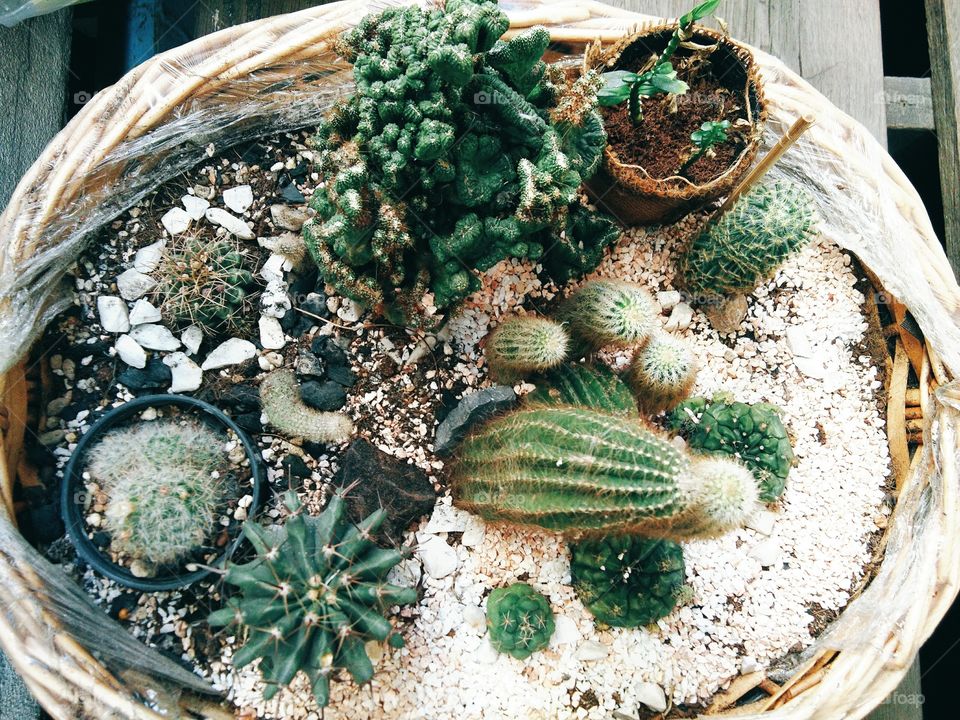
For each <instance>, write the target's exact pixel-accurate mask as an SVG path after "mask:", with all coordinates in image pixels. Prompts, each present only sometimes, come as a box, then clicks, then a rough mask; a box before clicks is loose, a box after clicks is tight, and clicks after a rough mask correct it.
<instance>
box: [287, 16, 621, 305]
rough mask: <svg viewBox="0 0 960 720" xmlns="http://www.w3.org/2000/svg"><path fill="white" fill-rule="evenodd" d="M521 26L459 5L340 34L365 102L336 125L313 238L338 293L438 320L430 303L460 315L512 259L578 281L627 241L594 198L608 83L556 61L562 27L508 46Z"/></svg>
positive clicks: (347, 104) (345, 111)
mask: <svg viewBox="0 0 960 720" xmlns="http://www.w3.org/2000/svg"><path fill="white" fill-rule="evenodd" d="M509 24H510V23H509V21H508V19H507V16H506V15H505V14H504V13H503V12H502V11H501V10H500V9H499V8H498V7H497V3H496V2H493V0H448V2H446V4H445V6H444V5H430V6H428V7H420V6H405V7H392V8H388V9H386V10H384V11H383V12H381V13H378V14H375V15H369V16H367V17H365V18H364V19H363V20H362V21H361V22H360V23H359V25H358V26H357V27H356V28H354V29H353V30H350V31H348V32H347V33H346V34H344V35H343V36H342V37H341V38H340V41H339V45H338V49H339V50H340V52H341V53H342V54H343V56H344V57H345V58H346V59H347V60H348V61H350V62H352V63H353V68H354V79H355V81H356V93H355V94H354V95H353V96H352V97H351V98H350V99H349V100H346V101H344V102H342V103H341V104H339V105H338V106H337V107H336V108H335V109H334V111H333V113H332V114H331V116H330V117H329V118H328V119H327V121H326V122H324V123H323V124H322V125H321V126H320V129H319V132H318V135H317V138H316V145H317V148H318V150H319V154H318V170H319V172H320V174H321V175H322V176H323V177H324V178H325V180H326V182H325V184H324V185H323V186H322V187H321V188H319V189H318V191H317V192H316V193H315V194H314V196H313V199H312V201H311V205H312V207H313V208H314V209H315V210H316V211H317V216H316V218H315V219H313V220H311V221H310V222H308V223H307V224H306V225H305V226H304V238H305V241H306V244H307V247H308V249H309V250H310V253H311V254H312V255H313V257H314V259H315V260H316V261H317V263H318V265H319V267H320V271H321V272H322V273H323V275H324V277H325V279H326V280H327V281H328V282H329V283H331V284H332V285H334V286H335V287H336V288H337V289H338V290H339V291H340V292H342V293H344V294H346V295H348V296H350V297H352V298H354V299H356V300H359V301H362V302H364V303H366V304H368V305H370V306H374V307H376V308H378V309H379V310H381V311H383V312H385V313H386V314H387V315H388V317H390V318H391V319H393V320H395V321H397V322H406V323H414V324H416V323H427V322H429V321H430V318H429V317H428V316H425V315H424V310H425V306H424V302H425V298H424V296H425V294H426V293H432V294H433V302H434V305H435V306H436V307H437V308H439V309H441V310H443V309H445V308H449V307H451V306H454V305H455V304H456V303H457V302H459V301H460V300H462V299H463V298H464V297H466V296H467V295H468V294H469V293H471V292H473V291H474V290H476V289H477V288H478V287H479V278H478V275H479V272H482V271H484V270H487V269H488V268H490V267H492V266H493V265H495V264H496V263H497V262H499V261H500V260H502V259H504V258H506V257H528V258H532V259H537V258H541V256H543V257H542V258H541V260H542V262H543V263H544V266H545V267H546V268H547V269H548V271H550V272H552V273H554V274H555V275H556V276H557V277H558V278H559V279H560V280H565V279H566V278H567V277H568V276H569V275H571V274H580V273H582V272H585V271H587V270H590V269H592V268H593V267H595V266H596V264H597V263H598V262H599V260H600V256H601V254H602V252H603V249H604V248H605V247H606V246H607V245H609V244H610V243H611V242H613V241H614V240H615V239H616V237H617V236H618V234H619V231H618V230H617V228H616V226H615V225H614V223H613V222H612V221H611V220H610V219H608V218H606V217H602V216H600V215H598V214H596V213H595V212H593V211H591V210H588V209H587V208H586V207H585V206H583V205H582V204H581V203H580V202H579V199H578V193H579V188H580V185H581V182H582V180H583V179H584V178H586V177H588V176H589V175H591V174H592V173H593V172H594V170H595V169H596V167H597V164H598V162H599V159H600V155H601V152H602V149H603V145H604V143H605V140H606V136H605V133H604V130H603V122H602V120H601V119H600V116H599V115H598V113H597V110H596V93H597V90H598V88H599V85H600V81H599V78H598V76H597V75H595V74H592V73H588V74H586V75H584V76H583V77H581V78H579V79H570V80H568V79H567V78H566V76H565V74H564V73H563V72H562V71H561V70H560V69H559V68H554V67H551V66H548V65H546V64H545V63H544V62H543V60H542V59H541V58H542V56H543V53H544V51H545V50H546V49H547V46H548V45H549V43H550V33H549V32H548V31H547V30H545V29H544V28H542V27H535V28H530V29H528V30H525V31H523V32H521V33H519V34H517V35H516V36H515V37H513V38H511V39H510V40H501V39H500V37H501V35H503V33H504V32H505V31H506V30H507V28H508V27H509ZM558 240H559V241H558ZM554 246H556V250H554V249H552V248H553V247H554Z"/></svg>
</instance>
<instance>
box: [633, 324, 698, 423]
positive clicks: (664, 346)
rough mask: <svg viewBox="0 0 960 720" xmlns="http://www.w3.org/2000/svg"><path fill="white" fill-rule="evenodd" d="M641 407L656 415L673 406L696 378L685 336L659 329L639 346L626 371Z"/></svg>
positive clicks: (686, 393) (684, 395)
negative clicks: (644, 343) (662, 331)
mask: <svg viewBox="0 0 960 720" xmlns="http://www.w3.org/2000/svg"><path fill="white" fill-rule="evenodd" d="M624 379H625V380H626V383H627V385H629V386H630V389H631V390H633V393H634V395H636V398H637V404H638V405H639V406H640V410H641V411H642V412H645V413H647V414H649V415H655V414H657V413H659V412H662V411H663V410H670V409H672V408H674V407H675V406H676V405H677V403H678V402H680V401H681V400H683V399H684V398H685V397H686V396H687V395H689V394H690V390H691V389H692V388H693V383H694V382H695V381H696V379H697V358H696V355H695V353H694V349H693V346H692V345H690V343H689V342H687V341H686V340H683V339H682V338H677V337H674V336H672V335H667V334H666V333H657V334H655V335H654V336H653V337H651V338H650V340H649V341H648V342H647V344H646V345H645V346H643V347H642V348H640V349H639V350H637V351H636V352H635V353H634V355H633V359H632V360H631V362H630V367H629V368H627V372H626V374H625V375H624Z"/></svg>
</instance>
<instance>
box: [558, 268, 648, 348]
mask: <svg viewBox="0 0 960 720" xmlns="http://www.w3.org/2000/svg"><path fill="white" fill-rule="evenodd" d="M555 316H556V318H557V320H560V321H561V322H564V323H566V324H567V327H568V328H569V330H570V334H571V335H572V336H573V337H574V339H575V340H577V341H578V343H579V346H578V347H577V348H576V349H577V350H584V351H589V350H596V349H598V348H601V347H604V346H606V345H616V346H619V347H626V346H628V345H635V344H640V343H644V342H646V340H647V338H648V337H650V335H651V334H652V333H653V332H654V330H656V329H658V328H659V323H658V321H657V311H656V307H655V306H654V303H653V298H651V297H650V294H649V293H648V292H647V291H646V290H645V289H643V288H642V287H640V286H639V285H635V284H634V283H628V282H623V281H620V280H591V281H590V282H588V283H585V284H584V285H583V287H581V288H580V289H579V290H577V291H576V292H574V293H573V295H571V296H570V297H568V298H567V299H566V300H564V301H563V302H562V303H561V304H560V306H559V307H558V308H557V311H556V313H555ZM580 354H582V353H580Z"/></svg>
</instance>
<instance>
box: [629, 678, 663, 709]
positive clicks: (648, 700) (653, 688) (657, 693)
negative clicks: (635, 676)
mask: <svg viewBox="0 0 960 720" xmlns="http://www.w3.org/2000/svg"><path fill="white" fill-rule="evenodd" d="M634 692H635V693H636V696H637V701H638V702H640V703H642V704H644V705H646V706H647V707H648V708H650V709H651V710H653V711H654V712H664V711H665V710H666V709H667V696H666V694H665V693H664V692H663V688H662V687H660V686H659V685H657V684H656V683H652V682H641V683H639V684H638V685H637V686H636V687H635V688H634Z"/></svg>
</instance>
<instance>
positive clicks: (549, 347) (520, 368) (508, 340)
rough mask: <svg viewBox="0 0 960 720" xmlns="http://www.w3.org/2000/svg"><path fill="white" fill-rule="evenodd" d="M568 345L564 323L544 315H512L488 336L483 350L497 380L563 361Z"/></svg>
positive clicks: (513, 377)
mask: <svg viewBox="0 0 960 720" xmlns="http://www.w3.org/2000/svg"><path fill="white" fill-rule="evenodd" d="M569 347H570V336H569V335H568V334H567V331H566V330H565V329H564V327H563V325H561V324H560V323H558V322H554V321H553V320H548V319H546V318H538V317H532V316H523V317H513V318H510V319H509V320H506V321H504V322H503V323H501V324H500V325H499V326H497V328H496V329H495V330H494V331H493V332H492V333H490V335H489V336H488V337H487V344H486V347H485V352H486V356H487V365H488V366H489V367H490V373H491V374H492V375H493V377H494V378H496V379H498V380H499V381H500V382H514V381H515V380H517V379H519V378H522V377H524V376H525V375H527V374H529V373H532V372H537V371H538V370H547V369H548V368H551V367H554V366H556V365H559V364H560V363H562V362H563V361H564V360H565V359H566V357H567V350H568V349H569Z"/></svg>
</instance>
